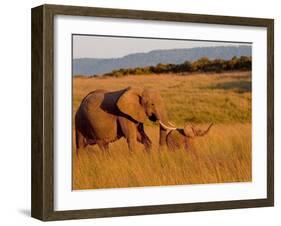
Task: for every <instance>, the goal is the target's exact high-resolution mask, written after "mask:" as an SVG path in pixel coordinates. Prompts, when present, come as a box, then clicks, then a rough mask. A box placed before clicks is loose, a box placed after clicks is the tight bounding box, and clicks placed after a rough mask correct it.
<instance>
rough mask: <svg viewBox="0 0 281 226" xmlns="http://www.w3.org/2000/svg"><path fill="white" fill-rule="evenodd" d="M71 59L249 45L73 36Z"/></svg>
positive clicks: (116, 56)
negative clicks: (158, 50) (159, 50)
mask: <svg viewBox="0 0 281 226" xmlns="http://www.w3.org/2000/svg"><path fill="white" fill-rule="evenodd" d="M72 37H73V58H118V57H123V56H125V55H128V54H131V53H139V52H140V53H143V52H149V51H152V50H156V49H180V48H194V47H206V46H238V45H243V44H244V45H249V43H229V42H208V41H187V40H167V39H148V38H126V37H109V36H88V35H73V36H72Z"/></svg>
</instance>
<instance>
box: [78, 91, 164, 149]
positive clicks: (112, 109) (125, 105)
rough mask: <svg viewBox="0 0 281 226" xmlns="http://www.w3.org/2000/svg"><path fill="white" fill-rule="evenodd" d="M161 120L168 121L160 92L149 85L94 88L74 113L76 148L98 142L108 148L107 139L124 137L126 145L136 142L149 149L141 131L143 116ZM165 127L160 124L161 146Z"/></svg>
mask: <svg viewBox="0 0 281 226" xmlns="http://www.w3.org/2000/svg"><path fill="white" fill-rule="evenodd" d="M146 118H148V119H149V120H151V121H157V120H161V121H162V123H164V124H168V118H167V113H166V110H165V106H164V102H163V100H162V98H161V96H160V94H159V93H158V92H156V91H154V90H151V89H136V88H131V87H128V88H126V89H123V90H118V91H113V92H110V91H106V90H95V91H93V92H91V93H89V94H88V95H87V96H86V97H85V98H84V99H83V100H82V102H81V104H80V106H79V108H78V110H77V112H76V115H75V129H76V149H77V153H78V150H79V149H80V148H83V147H86V146H87V145H95V144H97V145H98V146H99V147H100V149H102V150H107V149H108V146H109V143H111V142H114V141H116V140H118V139H120V138H122V137H124V138H126V140H127V143H128V147H129V149H130V150H131V151H132V150H135V148H136V145H137V142H140V143H142V144H143V145H144V147H145V149H146V150H150V149H151V140H150V139H149V137H148V136H147V135H146V133H145V131H144V126H143V123H144V120H145V119H146ZM165 141H166V130H164V129H163V128H160V140H159V143H160V146H161V145H165V144H166V142H165Z"/></svg>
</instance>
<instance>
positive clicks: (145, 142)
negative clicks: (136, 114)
mask: <svg viewBox="0 0 281 226" xmlns="http://www.w3.org/2000/svg"><path fill="white" fill-rule="evenodd" d="M137 140H138V142H140V143H142V144H143V145H144V148H145V150H146V151H150V150H151V146H152V142H151V140H150V139H149V137H148V136H147V135H146V133H145V132H144V128H143V124H142V123H141V124H139V125H138V134H137Z"/></svg>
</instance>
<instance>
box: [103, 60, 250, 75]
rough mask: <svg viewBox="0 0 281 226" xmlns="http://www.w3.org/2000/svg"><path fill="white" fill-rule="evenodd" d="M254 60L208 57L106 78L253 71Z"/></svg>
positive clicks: (129, 69)
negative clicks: (212, 58)
mask: <svg viewBox="0 0 281 226" xmlns="http://www.w3.org/2000/svg"><path fill="white" fill-rule="evenodd" d="M251 69H252V58H251V57H247V56H241V57H236V56H235V57H233V58H232V59H230V60H222V59H214V60H210V59H209V58H207V57H203V58H200V59H198V60H196V61H193V62H190V61H185V62H184V63H182V64H162V63H159V64H157V65H156V66H146V67H136V68H126V69H125V68H122V69H118V70H113V71H112V72H109V73H106V74H104V76H113V77H122V76H126V75H143V74H162V73H163V74H164V73H182V74H184V73H193V72H216V73H221V72H224V71H235V70H251Z"/></svg>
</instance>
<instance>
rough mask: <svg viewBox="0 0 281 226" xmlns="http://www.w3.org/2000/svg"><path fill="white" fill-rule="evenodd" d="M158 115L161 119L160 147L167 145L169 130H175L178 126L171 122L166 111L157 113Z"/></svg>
mask: <svg viewBox="0 0 281 226" xmlns="http://www.w3.org/2000/svg"><path fill="white" fill-rule="evenodd" d="M156 116H157V118H158V120H159V132H160V136H159V145H160V147H165V145H166V136H167V130H174V129H176V127H175V126H173V125H171V123H169V120H168V116H167V113H166V112H165V111H163V112H162V114H157V115H156Z"/></svg>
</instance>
